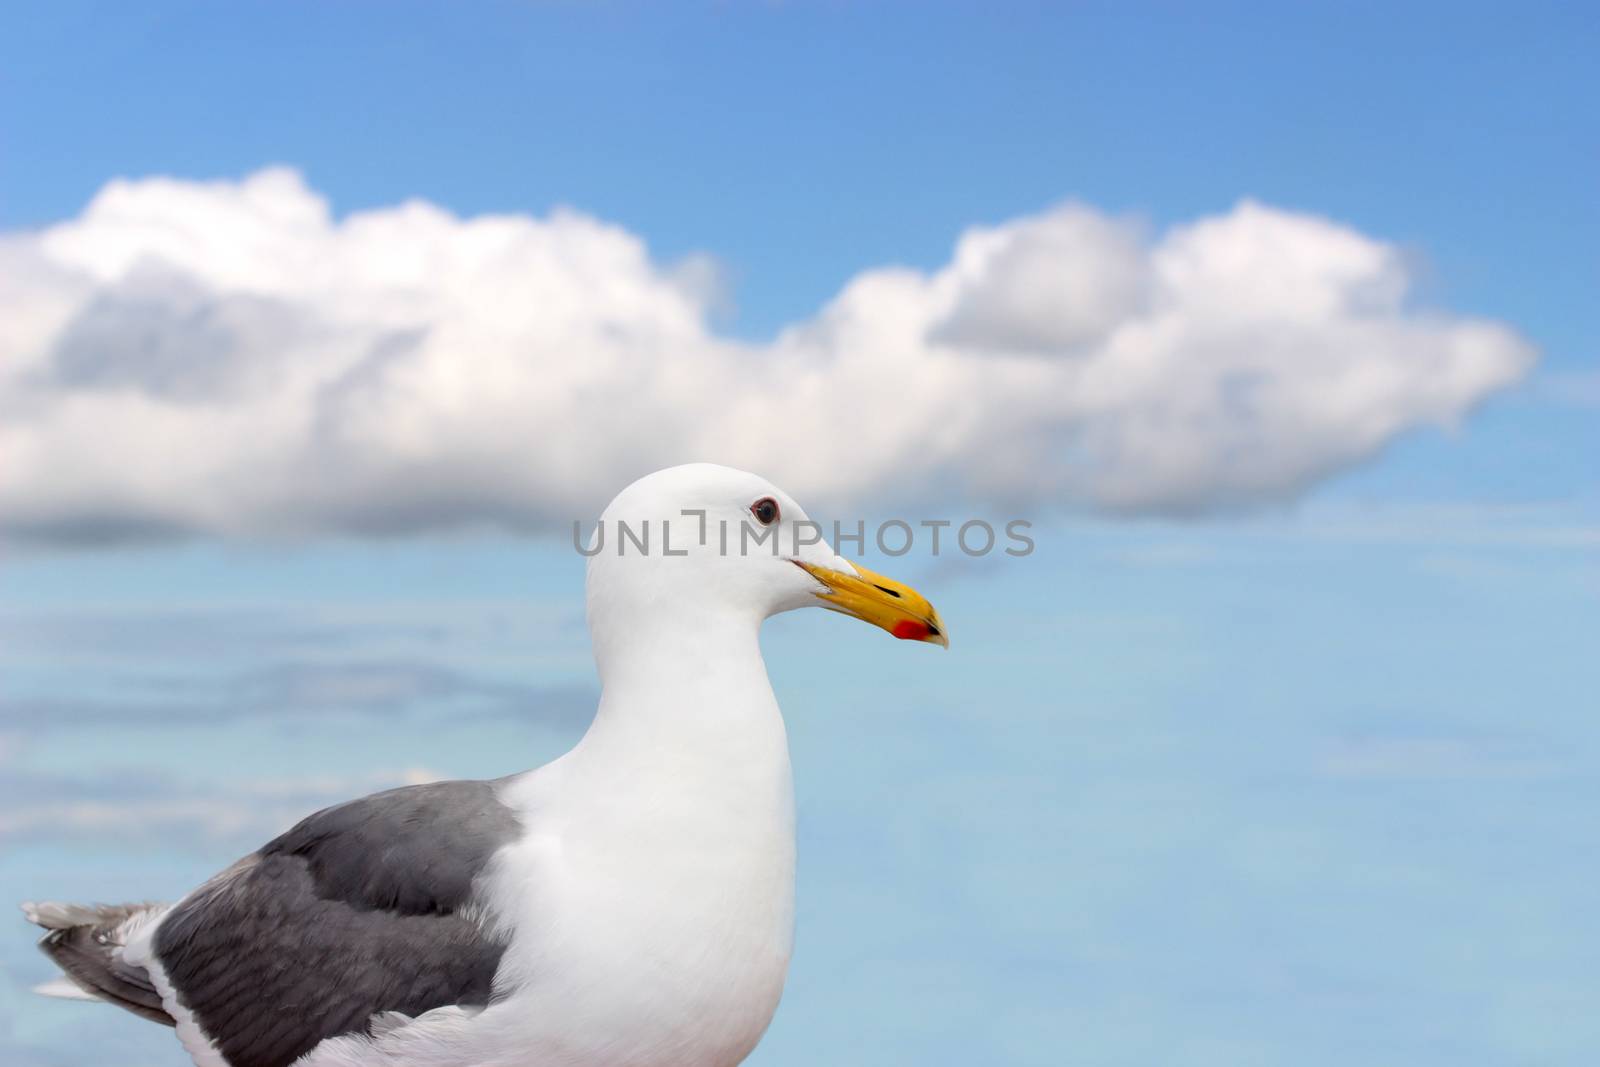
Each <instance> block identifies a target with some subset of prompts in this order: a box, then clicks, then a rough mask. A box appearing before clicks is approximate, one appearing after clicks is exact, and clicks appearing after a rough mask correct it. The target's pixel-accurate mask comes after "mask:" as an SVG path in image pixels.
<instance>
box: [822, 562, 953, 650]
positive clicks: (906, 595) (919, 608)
mask: <svg viewBox="0 0 1600 1067" xmlns="http://www.w3.org/2000/svg"><path fill="white" fill-rule="evenodd" d="M794 563H795V566H797V567H799V568H801V569H802V570H804V571H805V572H806V573H807V574H809V575H811V577H813V578H815V579H816V580H817V581H819V582H821V583H822V584H823V585H824V586H826V587H827V588H826V590H825V591H824V592H820V593H818V594H817V599H818V600H821V601H822V606H823V607H825V608H828V609H829V610H830V611H838V612H842V613H843V614H845V615H852V616H854V617H855V618H858V619H860V620H862V621H863V622H870V623H871V624H872V625H874V626H877V627H881V628H882V629H885V630H888V631H889V632H890V633H891V634H894V636H896V637H898V638H900V639H901V640H902V641H926V642H928V643H929V644H931V645H942V646H944V647H945V648H949V647H950V635H949V633H948V632H947V631H946V630H945V628H944V620H943V619H941V618H939V613H938V612H937V611H935V610H933V605H932V604H930V603H928V601H927V599H926V598H925V597H924V596H923V595H922V594H921V593H919V592H917V591H916V590H915V589H913V588H911V587H910V586H909V585H905V584H903V583H901V582H897V581H895V580H894V579H893V578H885V577H884V576H883V575H881V574H874V573H872V572H871V571H869V570H867V568H865V567H863V566H861V564H859V563H852V564H851V566H853V567H854V568H855V569H856V572H857V573H855V574H846V573H845V572H843V571H836V570H833V569H832V568H829V567H818V566H815V565H813V564H810V563H803V562H801V561H800V560H795V561H794Z"/></svg>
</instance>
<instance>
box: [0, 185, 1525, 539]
mask: <svg viewBox="0 0 1600 1067" xmlns="http://www.w3.org/2000/svg"><path fill="white" fill-rule="evenodd" d="M1408 282H1409V276H1408V269H1407V264H1406V262H1405V260H1404V259H1403V258H1402V257H1401V256H1400V255H1399V254H1398V253H1397V251H1396V250H1395V249H1394V248H1393V247H1392V246H1390V245H1386V244H1384V243H1382V242H1379V241H1376V240H1373V239H1371V238H1368V237H1366V236H1364V235H1362V234H1359V233H1357V232H1355V231H1353V230H1350V229H1348V228H1345V227H1341V226H1338V225H1336V224H1334V223H1331V222H1327V221H1325V220H1322V219H1318V218H1314V217H1310V216H1305V215H1298V214H1291V213H1287V212H1283V211H1278V210H1275V209H1272V208H1268V207H1265V206H1262V205H1259V204H1254V203H1250V202H1245V203H1242V204H1240V205H1239V206H1237V207H1235V208H1234V209H1233V210H1232V211H1230V212H1228V213H1227V214H1224V215H1220V216H1216V217H1211V218H1205V219H1201V220H1199V221H1197V222H1195V223H1192V224H1190V225H1187V226H1181V227H1177V228H1175V229H1172V230H1170V231H1168V232H1165V233H1163V234H1160V235H1157V236H1155V237H1154V238H1150V237H1147V236H1146V235H1145V234H1144V233H1142V232H1141V230H1140V229H1139V228H1138V227H1136V226H1133V225H1131V224H1130V223H1128V222H1126V221H1123V220H1119V219H1115V218H1110V217H1107V216H1104V215H1102V214H1099V213H1097V212H1095V211H1094V210H1093V209H1091V208H1088V207H1084V206H1081V205H1066V206H1063V207H1060V208H1057V209H1055V210H1052V211H1050V212H1047V213H1045V214H1042V215H1038V216H1034V217H1029V218H1022V219H1017V220H1014V221H1012V222H1009V223H1006V224H1004V225H1002V226H997V227H989V228H978V229H973V230H971V231H969V232H968V233H966V234H964V235H963V236H962V237H961V238H960V240H959V241H958V243H957V245H956V248H955V251H954V254H953V256H952V258H951V261H950V263H949V264H948V265H947V266H945V267H943V268H942V269H940V270H938V271H935V272H932V273H922V272H918V271H912V270H906V269H880V270H872V271H868V272H865V273H863V274H860V275H858V276H857V277H855V278H854V279H852V280H851V281H849V282H848V284H846V285H845V287H844V289H843V290H842V291H841V292H840V293H839V295H838V296H837V297H836V298H835V299H834V300H833V301H831V302H830V303H829V304H828V306H826V307H825V308H823V309H821V310H820V311H819V312H818V313H817V314H816V315H815V316H814V317H812V318H810V319H808V320H805V321H802V322H799V323H796V324H794V325H793V326H792V327H790V328H789V329H787V330H785V331H783V332H782V333H781V334H780V335H779V336H778V337H777V338H776V339H774V340H773V341H771V342H768V343H759V344H757V343H744V342H739V341H734V340H731V339H728V338H726V337H721V336H718V335H717V333H716V332H715V331H714V330H713V329H712V327H711V326H710V324H709V321H708V320H709V318H710V314H709V312H710V310H711V308H712V307H713V305H715V304H716V303H718V302H719V301H721V300H722V299H723V296H722V291H723V287H722V285H721V282H720V277H719V274H718V271H717V270H716V268H715V266H714V265H712V264H709V263H708V262H707V261H705V260H703V259H697V260H692V261H689V262H687V263H681V264H660V263H657V262H655V261H653V260H652V259H651V258H650V255H649V252H648V250H647V248H646V247H645V245H644V244H643V242H642V241H641V240H640V239H639V238H637V237H635V236H634V235H632V234H630V233H628V232H626V231H625V230H622V229H620V228H618V227H615V226H611V225H607V224H605V223H603V222H600V221H598V220H595V219H593V218H589V217H587V216H584V215H581V214H578V213H575V212H571V211H557V212H554V213H553V214H551V215H550V216H548V217H545V218H533V217H529V216H522V215H510V216H486V217H481V218H473V219H459V218H456V217H455V216H452V215H450V214H448V213H447V212H445V211H442V210H441V209H439V208H437V207H434V206H432V205H430V204H427V203H423V202H418V201H413V202H408V203H405V204H401V205H399V206H396V207H392V208H386V209H382V210H376V211H369V212H363V213H358V214H355V215H351V216H349V217H347V218H344V219H335V218H333V217H332V215H331V214H330V212H329V210H328V207H327V205H326V203H325V202H324V201H323V200H322V199H321V198H320V197H318V196H317V195H316V194H315V193H313V192H312V191H311V190H309V189H308V188H307V187H306V186H305V184H304V183H303V181H302V180H301V178H300V177H299V175H298V174H296V173H295V172H293V171H290V170H286V169H274V170H267V171H262V172H260V173H258V174H256V175H253V176H252V177H250V178H248V179H246V180H244V181H241V182H215V183H199V182H186V181H177V180H172V179H150V180H144V181H116V182H112V183H111V184H109V185H107V186H106V188H105V189H104V190H102V191H101V193H100V194H99V195H98V196H97V197H96V198H95V200H94V201H93V202H92V203H91V204H90V205H89V207H88V208H87V209H86V210H85V211H84V212H83V214H82V215H81V216H79V217H78V218H76V219H73V220H71V221H69V222H66V223H63V224H60V225H57V226H54V227H50V228H48V229H45V230H43V231H40V232H36V233H16V234H11V235H8V236H5V237H3V238H0V457H3V463H4V476H3V477H0V531H3V532H4V533H5V534H6V535H9V536H11V537H20V538H37V539H43V540H53V539H54V540H66V539H77V540H89V541H92V540H101V539H115V538H118V537H124V536H138V535H160V534H166V533H178V532H201V533H212V534H223V535H252V536H254V535H277V534H294V533H322V532H329V531H339V532H408V531H414V530H423V529H430V528H438V527H446V526H452V525H460V524H467V523H487V524H496V525H503V526H507V527H511V528H516V529H533V528H538V527H541V526H545V525H552V524H564V523H565V522H567V521H569V520H570V519H572V518H578V517H586V516H588V515H589V514H591V512H592V510H593V509H594V508H595V507H596V506H597V505H598V504H600V503H603V502H604V499H605V498H606V497H608V496H609V495H610V493H611V492H612V491H613V490H615V489H616V488H617V487H619V486H620V485H622V484H623V483H625V482H626V481H628V480H629V479H631V478H633V477H635V476H637V475H638V474H640V473H643V472H644V471H647V470H650V469H653V468H655V467H658V466H662V465H665V464H668V463H673V462H681V461H684V460H688V459H712V460H717V461H721V462H725V463H730V464H734V465H738V466H744V467H749V468H752V469H756V470H759V471H762V472H764V473H766V474H768V475H769V476H771V477H772V478H773V479H774V480H776V481H778V482H780V483H781V484H784V485H785V486H786V487H788V488H790V489H791V490H792V491H794V492H796V493H797V494H807V493H808V492H817V491H827V493H828V494H829V496H830V497H831V498H832V499H833V500H836V501H838V500H844V499H846V498H855V499H857V500H861V501H863V502H866V503H877V504H884V505H887V504H889V503H891V502H893V503H904V502H907V501H911V500H926V499H929V498H932V497H935V496H943V497H945V498H946V499H949V498H959V497H961V496H966V497H968V498H970V499H971V500H973V501H978V502H983V503H997V502H1002V501H1004V502H1007V503H1012V504H1020V505H1027V506H1031V507H1035V508H1049V507H1057V506H1059V507H1072V508H1092V509H1100V510H1107V511H1117V512H1121V511H1139V512H1184V511H1193V510H1209V509H1216V508H1227V507H1233V506H1247V505H1250V504H1252V503H1257V502H1261V501H1268V500H1278V499H1283V498H1285V497H1290V496H1293V495H1294V494H1297V493H1299V492H1301V491H1303V490H1304V489H1306V488H1307V487H1308V486H1310V485H1312V484H1314V483H1315V482H1316V481H1317V480H1318V479H1320V478H1322V477H1325V476H1327V475H1328V474H1330V473H1332V472H1335V471H1337V470H1340V469H1342V468H1344V467H1347V466H1349V465H1351V464H1354V463H1357V462H1360V461H1361V460H1363V459H1365V458H1367V457H1370V456H1372V455H1373V454H1374V453H1375V452H1376V451H1377V450H1379V449H1380V448H1381V447H1382V446H1383V445H1384V444H1385V443H1386V442H1388V441H1390V440H1392V439H1393V438H1394V437H1395V436H1396V435H1397V434H1400V433H1402V432H1405V431H1407V430H1409V429H1412V428H1414V427H1418V426H1449V425H1452V424H1454V423H1456V422H1457V421H1458V420H1459V419H1460V418H1461V417H1462V416H1463V415H1464V414H1465V413H1466V412H1468V411H1469V410H1470V409H1471V408H1472V407H1473V405H1474V404H1476V403H1478V402H1479V401H1481V400H1482V399H1484V398H1485V397H1486V396H1488V395H1490V394H1492V393H1493V392H1495V391H1496V390H1498V389H1501V388H1503V387H1505V386H1507V385H1508V384H1510V383H1512V382H1514V381H1516V380H1517V379H1518V378H1519V377H1520V376H1521V375H1522V374H1523V373H1524V372H1525V371H1526V370H1527V368H1528V367H1529V366H1530V365H1531V363H1532V362H1533V359H1534V353H1533V351H1532V349H1531V347H1530V346H1529V345H1528V343H1527V342H1525V341H1524V340H1522V339H1521V338H1519V337H1518V336H1517V335H1516V334H1515V333H1514V332H1513V331H1512V330H1510V329H1509V328H1507V327H1505V326H1503V325H1500V324H1496V323H1492V322H1486V321H1482V320H1474V319H1467V318H1460V317H1455V316H1451V315H1446V314H1443V313H1440V312H1429V311H1420V310H1416V309H1413V308H1411V307H1410V306H1409V305H1408V303H1407V287H1408Z"/></svg>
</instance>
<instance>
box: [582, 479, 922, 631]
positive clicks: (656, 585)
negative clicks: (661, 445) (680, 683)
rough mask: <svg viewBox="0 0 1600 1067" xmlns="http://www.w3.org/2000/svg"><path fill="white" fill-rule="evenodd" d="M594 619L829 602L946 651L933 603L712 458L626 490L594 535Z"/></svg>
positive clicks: (766, 488)
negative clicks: (847, 554)
mask: <svg viewBox="0 0 1600 1067" xmlns="http://www.w3.org/2000/svg"><path fill="white" fill-rule="evenodd" d="M588 551H589V553H590V556H589V573H588V600H589V614H590V620H591V624H593V623H594V622H595V621H597V620H599V619H601V618H604V619H605V620H607V622H608V624H610V625H619V624H623V625H626V624H627V623H626V622H625V620H627V621H630V622H632V623H634V624H642V623H645V622H652V623H656V624H661V623H669V622H670V624H672V625H682V626H693V625H696V624H697V623H705V624H708V625H709V624H711V623H713V622H714V621H715V620H718V619H726V618H738V619H744V620H754V622H756V623H757V624H759V622H760V620H761V619H764V618H767V617H768V616H771V615H776V614H778V613H779V612H783V611H792V610H794V609H796V608H804V607H822V608H827V609H829V610H831V611H837V612H839V613H841V614H844V615H849V616H851V617H853V618H857V619H860V620H862V621H863V622H868V623H871V624H872V625H874V626H877V627H879V628H880V629H883V630H886V631H887V632H889V633H890V634H892V635H894V636H895V637H898V638H900V639H902V640H908V641H921V642H927V643H929V644H936V645H941V646H944V647H946V648H948V647H949V645H950V640H949V637H948V635H947V631H946V630H945V626H944V621H943V620H942V619H940V618H939V613H938V612H937V611H935V610H934V608H933V605H932V604H930V603H928V601H927V599H926V598H924V597H923V595H922V594H921V593H919V592H917V591H916V590H915V589H913V588H911V587H910V586H909V585H905V584H904V583H901V582H897V581H895V580H894V579H892V578H886V577H884V576H883V575H881V574H875V573H873V572H872V571H870V570H868V569H866V568H865V567H863V566H861V565H860V564H857V563H852V562H850V561H849V560H847V559H845V558H844V557H842V556H840V555H838V554H837V553H835V552H834V550H833V549H832V548H831V547H830V546H829V545H828V543H827V541H826V539H825V538H824V537H823V531H822V529H821V528H820V526H818V524H816V523H815V522H813V521H812V520H811V519H810V518H809V517H808V516H807V515H806V513H805V510H804V509H803V508H801V507H800V505H799V504H798V503H797V502H796V501H795V499H794V498H793V497H792V496H790V495H789V494H788V493H785V492H784V491H783V490H782V489H779V488H778V487H777V486H775V485H773V484H772V483H771V482H769V481H767V480H766V479H765V478H762V477H759V476H758V475H754V474H750V473H747V472H745V471H741V470H734V469H732V468H730V467H721V466H717V465H715V464H711V463H690V464H686V465H684V466H680V467H669V468H667V469H666V470H660V471H657V472H655V473H654V474H649V475H646V476H645V477H643V478H640V479H639V480H638V481H636V482H634V483H633V484H632V485H630V486H628V487H627V488H626V489H624V490H623V491H622V492H621V493H619V494H617V497H616V499H614V500H613V501H612V502H611V503H610V505H608V506H607V507H606V509H605V512H604V513H603V514H602V515H601V517H600V522H599V524H598V525H597V526H596V527H595V530H594V533H593V534H592V535H591V537H590V540H589V546H588Z"/></svg>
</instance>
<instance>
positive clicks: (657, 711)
mask: <svg viewBox="0 0 1600 1067" xmlns="http://www.w3.org/2000/svg"><path fill="white" fill-rule="evenodd" d="M635 621H637V622H638V623H639V624H638V625H636V626H635V627H634V628H633V629H632V630H631V631H628V632H623V633H619V632H616V631H614V630H612V629H611V628H608V627H600V626H597V627H594V632H593V637H594V649H595V661H596V666H597V668H598V670H599V674H600V686H601V693H600V706H599V709H598V710H597V711H596V713H595V721H594V724H593V726H591V727H590V730H589V735H588V736H586V737H585V739H584V740H585V743H586V745H592V744H597V743H602V742H603V743H605V744H607V745H608V746H609V744H611V743H613V742H624V743H627V744H630V745H640V744H642V745H647V746H655V745H673V744H676V743H681V742H684V741H688V742H690V743H694V744H703V743H704V742H705V741H706V740H707V737H708V736H721V737H724V738H726V737H729V736H730V735H737V734H743V733H746V732H747V731H748V730H749V728H750V724H752V723H755V722H762V723H769V722H778V723H781V718H780V717H779V715H778V708H777V702H776V700H775V698H774V697H773V694H772V686H771V683H770V682H769V681H768V680H767V669H766V664H765V663H764V662H763V660H762V658H761V645H760V626H761V620H760V619H759V618H757V617H750V616H745V615H741V614H738V613H711V612H708V613H706V614H703V615H698V616H695V617H690V618H683V617H678V618H675V619H673V620H672V622H671V623H664V622H663V623H660V624H655V625H651V624H648V623H646V622H644V621H642V620H635Z"/></svg>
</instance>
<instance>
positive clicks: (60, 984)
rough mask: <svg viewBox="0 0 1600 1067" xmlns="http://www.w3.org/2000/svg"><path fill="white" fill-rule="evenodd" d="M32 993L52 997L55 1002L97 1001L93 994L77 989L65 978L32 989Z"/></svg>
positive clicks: (97, 998)
mask: <svg viewBox="0 0 1600 1067" xmlns="http://www.w3.org/2000/svg"><path fill="white" fill-rule="evenodd" d="M33 991H34V992H35V993H37V994H39V995H40V996H41V997H54V998H55V999H57V1000H92V1001H99V999H100V998H99V997H97V996H95V995H94V994H93V993H90V992H87V991H85V990H82V989H79V988H78V986H77V985H76V984H74V983H73V982H71V981H69V980H68V979H65V978H57V979H55V980H53V981H49V982H45V983H43V984H42V985H36V986H34V987H33Z"/></svg>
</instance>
